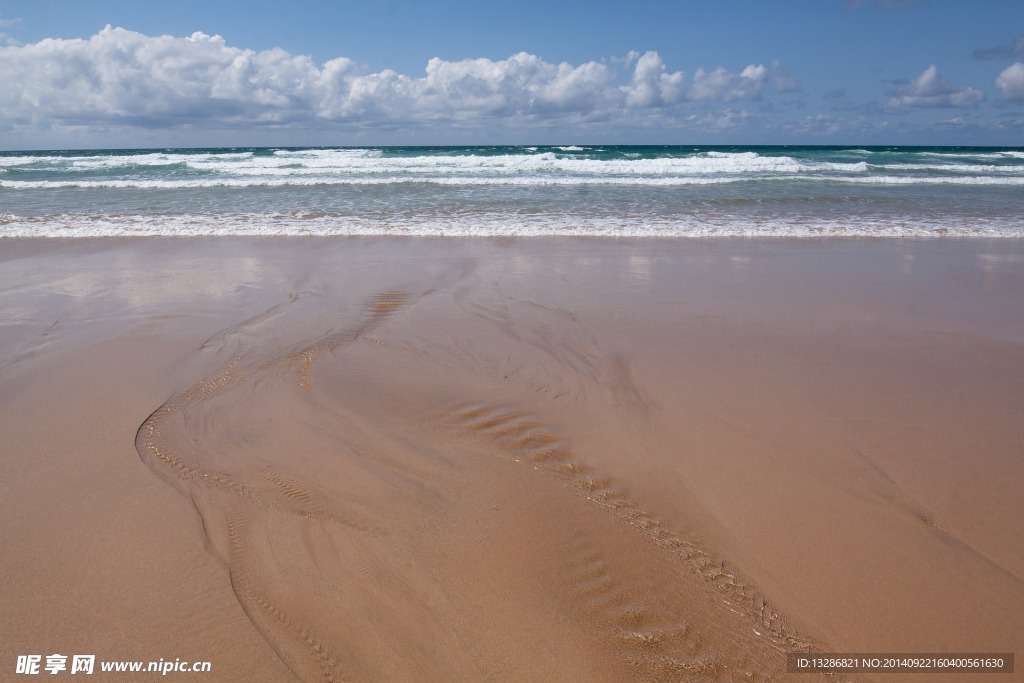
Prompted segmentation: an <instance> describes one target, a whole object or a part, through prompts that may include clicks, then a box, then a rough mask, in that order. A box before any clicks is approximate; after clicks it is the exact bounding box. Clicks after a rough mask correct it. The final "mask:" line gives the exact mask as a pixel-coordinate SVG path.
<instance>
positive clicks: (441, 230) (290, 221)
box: [0, 213, 1024, 238]
mask: <svg viewBox="0 0 1024 683" xmlns="http://www.w3.org/2000/svg"><path fill="white" fill-rule="evenodd" d="M0 235H2V236H3V237H75V238H84V237H126V236H168V237H175V236H178V237H187V236H300V235H311V236H347V235H351V236H357V235H379V236H384V235H410V236H437V237H499V236H504V237H534V236H581V237H639V238H657V237H780V238H784V237H804V238H811V237H813V238H821V237H885V238H936V237H959V238H978V237H983V238H1021V237H1024V224H1022V223H1021V221H1019V220H1008V219H987V220H964V219H963V218H957V219H938V218H932V219H921V218H920V217H917V216H903V217H892V216H889V217H858V218H855V219H850V218H845V219H841V218H823V217H819V218H813V219H810V218H808V219H803V220H795V219H751V218H750V217H749V216H748V217H736V216H717V217H711V218H709V217H707V216H703V217H698V216H689V217H672V218H665V219H661V220H659V219H655V218H653V217H652V218H647V219H636V218H630V217H616V218H607V217H606V218H598V217H594V216H589V215H557V216H554V215H544V214H541V215H535V216H530V217H529V218H528V219H525V218H523V217H522V216H515V215H506V214H501V213H480V214H474V215H469V216H458V217H446V218H443V219H441V218H437V219H422V218H411V219H403V218H402V217H398V216H389V217H387V218H380V217H378V218H371V217H366V216H359V217H350V216H330V215H324V214H321V213H272V214H229V215H183V216H182V215H175V216H170V215H163V216H153V215H125V216H90V217H83V216H77V215H62V216H48V217H41V218H23V217H18V216H12V215H3V216H0Z"/></svg>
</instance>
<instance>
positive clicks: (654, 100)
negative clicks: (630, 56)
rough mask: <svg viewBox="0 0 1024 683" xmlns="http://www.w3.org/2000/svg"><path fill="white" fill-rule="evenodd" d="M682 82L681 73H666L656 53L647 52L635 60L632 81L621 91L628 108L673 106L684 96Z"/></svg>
mask: <svg viewBox="0 0 1024 683" xmlns="http://www.w3.org/2000/svg"><path fill="white" fill-rule="evenodd" d="M684 80H685V76H684V74H683V72H682V71H676V72H674V73H668V72H667V71H666V70H665V63H664V62H663V61H662V60H661V57H660V56H659V55H658V53H657V52H648V53H646V54H645V55H643V56H642V57H640V58H639V59H637V62H636V68H635V69H634V71H633V79H632V81H630V84H629V85H628V86H623V88H622V91H623V92H624V93H625V94H626V104H627V105H629V106H639V107H650V106H656V105H659V104H674V103H675V102H678V101H680V100H681V99H682V98H683V96H684V95H685V90H684Z"/></svg>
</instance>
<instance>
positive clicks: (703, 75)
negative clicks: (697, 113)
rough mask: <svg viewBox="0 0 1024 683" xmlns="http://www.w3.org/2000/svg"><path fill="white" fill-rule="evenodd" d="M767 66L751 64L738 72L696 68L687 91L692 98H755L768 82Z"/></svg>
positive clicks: (729, 100)
mask: <svg viewBox="0 0 1024 683" xmlns="http://www.w3.org/2000/svg"><path fill="white" fill-rule="evenodd" d="M768 76H769V74H768V68H767V67H765V66H764V65H762V64H758V65H757V66H754V65H753V64H751V65H750V66H748V67H747V68H745V69H744V70H743V71H741V72H740V73H738V74H734V73H729V72H728V71H726V70H725V69H722V68H718V69H715V70H714V71H704V69H697V73H695V74H694V76H693V86H692V87H691V88H690V91H689V98H690V99H692V100H723V101H725V102H731V101H733V100H749V99H757V98H759V97H760V96H761V92H762V91H763V90H764V87H765V84H766V83H767V82H768Z"/></svg>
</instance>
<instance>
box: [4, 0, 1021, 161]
mask: <svg viewBox="0 0 1024 683" xmlns="http://www.w3.org/2000/svg"><path fill="white" fill-rule="evenodd" d="M594 143H601V144H727V145H728V144H736V145H743V144H807V145H821V144H841V145H851V144H852V145H873V144H880V145H1000V146H1010V145H1024V2H1021V0H976V1H975V2H965V1H964V0H778V1H771V2H770V1H768V0H703V1H698V0H675V1H668V0H651V1H648V2H644V1H639V2H633V3H627V2H622V1H621V0H618V1H606V0H587V1H585V2H583V1H577V0H546V1H535V0H516V1H514V2H513V1H511V0H490V1H488V2H480V1H479V0H476V1H473V2H468V1H462V0H434V1H431V2H427V1H424V0H376V1H365V2H346V1H344V0H334V1H329V0H290V1H289V2H280V0H276V1H270V0H247V1H245V2H237V1H235V0H205V1H202V2H199V1H195V0H177V1H176V2H173V3H164V2H159V3H158V2H139V1H138V0H132V1H131V2H127V1H124V0H90V1H89V2H83V1H81V0H47V2H38V1H37V0H25V1H21V2H10V1H4V0H0V149H9V150H15V149H72V148H108V147H121V148H123V147H197V146H285V145H293V146H307V145H329V146H333V145H387V144H419V145H449V144H484V145H487V144H594Z"/></svg>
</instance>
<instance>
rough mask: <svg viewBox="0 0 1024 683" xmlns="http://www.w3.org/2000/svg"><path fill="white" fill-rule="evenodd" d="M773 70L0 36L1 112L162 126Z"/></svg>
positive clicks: (675, 92)
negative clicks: (393, 56)
mask: <svg viewBox="0 0 1024 683" xmlns="http://www.w3.org/2000/svg"><path fill="white" fill-rule="evenodd" d="M779 74H781V75H779ZM770 78H771V73H770V70H769V69H768V68H766V67H764V66H761V65H756V66H755V65H750V66H748V67H746V68H745V69H743V70H742V71H741V72H740V73H738V74H737V73H732V72H729V71H727V70H725V69H721V68H718V69H715V70H713V71H710V72H706V71H704V70H703V69H698V70H697V72H696V74H695V75H694V78H693V83H692V84H690V85H689V86H688V85H687V83H686V77H685V74H684V73H683V72H682V71H670V70H669V69H668V68H667V67H666V65H665V63H664V61H663V60H662V58H661V56H660V55H658V53H657V52H647V53H645V54H643V55H640V54H639V53H631V54H630V55H629V56H628V58H627V59H626V60H619V61H616V60H612V62H611V65H609V64H608V63H606V62H601V61H589V62H584V63H582V64H569V63H564V62H563V63H559V64H556V63H551V62H547V61H544V60H543V59H542V58H540V57H538V56H536V55H531V54H528V53H525V52H521V53H519V54H516V55H512V56H511V57H509V58H508V59H503V60H490V59H466V60H461V61H446V60H442V59H438V58H435V59H431V60H430V61H429V62H428V63H427V65H426V69H425V71H424V73H423V74H421V75H416V76H410V75H406V74H400V73H397V72H395V71H393V70H390V69H385V70H383V71H379V72H374V73H367V72H366V71H365V70H364V69H361V68H360V67H359V65H357V64H356V63H355V62H353V61H352V60H351V59H348V58H345V57H339V58H337V59H332V60H330V61H327V62H325V63H323V64H317V63H315V62H314V61H313V60H312V59H310V58H309V57H306V56H303V55H293V54H290V53H288V52H286V51H284V50H281V49H272V50H265V51H261V52H257V51H253V50H248V49H243V48H238V47H233V46H230V45H228V44H227V43H226V42H225V41H224V39H223V38H221V37H220V36H216V35H214V36H210V35H206V34H205V33H201V32H197V33H194V34H192V35H191V36H189V37H186V38H177V37H172V36H147V35H143V34H141V33H136V32H133V31H128V30H125V29H121V28H111V27H109V26H108V27H107V28H105V29H104V30H103V31H101V32H99V33H98V34H96V35H94V36H92V37H91V38H89V39H87V40H80V39H76V40H64V39H46V40H43V41H40V42H38V43H35V44H30V45H20V46H8V47H0V120H5V121H6V122H7V125H8V126H11V125H15V126H18V125H20V126H28V127H35V128H44V127H47V126H54V125H58V126H59V125H65V126H72V125H96V124H105V125H122V126H123V125H128V126H134V127H137V128H155V129H160V128H167V127H173V126H179V125H200V126H201V125H211V124H214V125H222V126H233V125H256V126H260V125H263V126H299V127H301V126H311V125H315V126H319V127H325V126H327V127H330V126H334V125H338V124H343V123H347V124H353V125H358V126H362V127H367V126H370V127H372V126H375V125H386V126H394V125H401V124H431V123H436V122H472V121H489V120H493V119H502V118H514V119H516V120H517V121H518V122H520V123H522V122H527V123H528V122H530V121H537V120H541V121H543V120H560V121H563V122H566V121H569V122H571V121H580V120H589V119H594V120H600V119H602V118H608V117H614V116H619V117H623V116H628V115H629V114H630V113H631V112H634V113H636V112H644V113H645V115H646V114H650V112H652V111H660V110H668V109H671V108H673V107H678V106H682V105H683V103H685V102H687V101H690V100H720V101H723V102H731V101H735V100H743V99H758V98H760V97H761V94H762V92H763V91H764V89H765V86H766V83H768V82H769V80H770ZM780 79H781V80H780ZM790 80H791V77H788V75H786V74H785V72H782V71H781V70H777V72H776V80H775V83H776V89H782V90H786V89H788V88H789V87H790ZM780 83H781V87H780V85H779V84H780ZM666 116H668V114H666Z"/></svg>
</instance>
